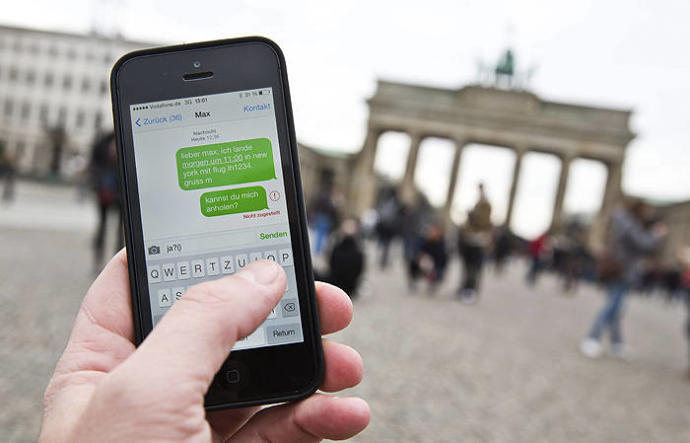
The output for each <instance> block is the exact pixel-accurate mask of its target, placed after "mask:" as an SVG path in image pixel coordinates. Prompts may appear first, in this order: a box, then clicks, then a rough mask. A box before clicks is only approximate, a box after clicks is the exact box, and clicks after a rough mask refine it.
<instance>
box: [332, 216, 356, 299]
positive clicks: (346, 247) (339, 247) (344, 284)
mask: <svg viewBox="0 0 690 443" xmlns="http://www.w3.org/2000/svg"><path fill="white" fill-rule="evenodd" d="M339 237H340V238H339V239H338V240H336V242H335V244H334V245H333V249H332V250H331V254H330V257H329V260H328V265H329V272H328V277H327V278H326V281H327V282H328V283H331V284H333V285H336V286H338V287H340V288H341V289H342V290H343V291H345V292H346V293H347V295H349V296H350V298H355V297H357V288H358V287H359V283H360V280H361V277H362V271H364V264H365V256H364V251H363V249H362V245H361V242H360V238H359V237H360V233H359V226H358V223H357V221H355V220H353V219H346V220H345V221H343V223H342V225H341V227H340V233H339Z"/></svg>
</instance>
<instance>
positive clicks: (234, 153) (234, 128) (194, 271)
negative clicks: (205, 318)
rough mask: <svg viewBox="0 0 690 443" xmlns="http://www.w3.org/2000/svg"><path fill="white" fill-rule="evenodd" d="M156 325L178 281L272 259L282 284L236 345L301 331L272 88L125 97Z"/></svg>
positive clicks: (183, 286) (272, 341)
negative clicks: (265, 313) (144, 99)
mask: <svg viewBox="0 0 690 443" xmlns="http://www.w3.org/2000/svg"><path fill="white" fill-rule="evenodd" d="M130 113H131V121H132V135H133V142H134V156H135V162H136V176H137V181H138V190H139V203H140V210H141V222H142V229H143V237H144V244H145V249H146V250H145V254H146V268H147V278H148V289H149V298H150V305H151V315H152V322H153V325H154V326H155V325H156V324H157V323H158V321H160V319H161V318H162V317H163V316H164V315H165V313H166V312H167V310H168V309H170V307H171V306H172V305H173V304H175V302H176V301H178V300H180V299H182V298H184V294H185V291H186V290H187V289H188V288H189V287H190V286H193V285H195V284H197V283H200V282H202V281H205V280H212V279H217V278H221V277H223V276H226V275H229V274H233V273H234V272H237V271H238V270H239V269H241V268H242V267H244V266H246V265H247V264H248V263H251V262H252V261H256V260H260V259H269V260H275V261H276V262H278V263H280V264H281V265H282V266H283V267H284V269H285V272H286V274H287V288H286V291H285V294H283V297H282V298H281V300H280V302H279V303H278V305H277V306H276V307H275V308H274V309H273V311H272V312H271V314H270V315H269V317H268V318H267V319H266V321H265V322H264V323H263V324H262V325H261V326H260V327H259V328H258V329H257V330H256V331H254V332H253V333H252V334H251V335H249V336H248V337H246V338H244V339H242V340H239V341H238V342H237V343H236V345H235V347H234V349H249V348H259V347H265V346H274V345H283V344H289V343H299V342H302V341H303V331H302V325H301V319H300V307H299V300H298V296H297V282H296V276H295V267H294V263H293V248H292V242H291V239H290V228H289V225H288V213H287V204H286V201H285V197H286V193H285V185H284V181H283V170H282V167H281V158H280V149H279V142H278V129H277V125H276V113H275V109H274V102H273V90H272V88H270V87H265V88H259V89H251V90H245V91H234V92H227V93H221V94H212V95H205V96H198V97H184V98H179V99H172V100H165V101H159V102H150V103H140V104H134V105H131V106H130Z"/></svg>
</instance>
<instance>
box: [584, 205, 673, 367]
mask: <svg viewBox="0 0 690 443" xmlns="http://www.w3.org/2000/svg"><path fill="white" fill-rule="evenodd" d="M651 211H652V208H651V207H650V206H649V205H647V204H645V203H644V202H643V201H641V200H639V199H631V200H630V201H629V202H627V204H626V205H625V206H624V207H622V208H619V209H617V210H616V211H615V213H614V214H613V217H612V221H611V228H612V238H611V245H610V246H609V249H608V250H607V251H606V252H605V253H604V254H603V255H602V257H601V260H600V264H599V268H600V277H601V278H602V280H604V281H605V282H606V285H607V300H606V302H605V304H604V306H603V308H602V309H601V311H599V313H598V314H597V316H596V318H595V319H594V323H593V325H592V328H591V330H590V332H589V335H588V336H587V338H586V339H585V340H583V341H582V343H581V344H580V350H581V351H582V353H583V354H584V355H586V356H587V357H591V358H596V357H599V356H600V355H601V353H602V345H601V337H602V335H603V333H604V331H607V330H608V332H609V334H610V339H611V352H612V354H613V355H614V356H615V357H619V358H625V357H626V356H627V354H626V351H625V347H624V344H623V336H622V334H621V320H622V314H623V302H624V300H625V296H626V294H627V292H628V290H629V289H630V287H631V286H632V285H633V284H634V283H635V282H636V280H637V279H638V278H639V276H640V266H641V264H642V260H643V259H644V257H645V256H647V255H649V254H650V253H652V252H653V251H654V250H655V249H656V248H657V247H658V246H659V244H660V242H661V239H662V238H663V237H664V236H665V235H666V232H667V229H666V227H665V226H664V225H663V224H661V223H658V222H657V223H654V224H653V225H651V226H649V225H648V221H649V220H651V215H652V213H651Z"/></svg>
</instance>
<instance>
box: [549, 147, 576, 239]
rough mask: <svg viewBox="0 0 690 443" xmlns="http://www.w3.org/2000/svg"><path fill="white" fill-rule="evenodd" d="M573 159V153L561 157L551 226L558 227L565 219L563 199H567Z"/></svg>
mask: <svg viewBox="0 0 690 443" xmlns="http://www.w3.org/2000/svg"><path fill="white" fill-rule="evenodd" d="M572 161H573V156H572V155H564V156H563V157H562V158H561V175H560V177H559V178H558V188H557V189H556V200H555V202H554V205H553V214H552V215H551V228H557V227H558V226H559V225H560V224H561V222H562V221H563V201H564V200H565V190H566V187H567V185H568V175H569V173H570V164H571V163H572Z"/></svg>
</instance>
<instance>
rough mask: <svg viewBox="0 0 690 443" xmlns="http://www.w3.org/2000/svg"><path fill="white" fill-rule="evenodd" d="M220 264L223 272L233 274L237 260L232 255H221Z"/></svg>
mask: <svg viewBox="0 0 690 443" xmlns="http://www.w3.org/2000/svg"><path fill="white" fill-rule="evenodd" d="M220 264H221V271H222V272H223V274H232V273H233V272H235V261H234V260H233V258H232V255H226V256H225V257H221V258H220Z"/></svg>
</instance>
